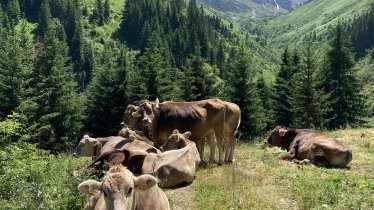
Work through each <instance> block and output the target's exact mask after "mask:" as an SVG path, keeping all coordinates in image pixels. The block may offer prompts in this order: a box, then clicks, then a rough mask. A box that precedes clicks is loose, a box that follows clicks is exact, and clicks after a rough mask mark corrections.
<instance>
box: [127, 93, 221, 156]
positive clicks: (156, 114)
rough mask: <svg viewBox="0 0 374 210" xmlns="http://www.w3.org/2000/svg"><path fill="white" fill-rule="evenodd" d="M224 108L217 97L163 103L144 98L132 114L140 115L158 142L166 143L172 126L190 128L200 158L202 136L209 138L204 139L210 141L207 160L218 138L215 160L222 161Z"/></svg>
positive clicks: (158, 143)
mask: <svg viewBox="0 0 374 210" xmlns="http://www.w3.org/2000/svg"><path fill="white" fill-rule="evenodd" d="M225 109H226V108H225V105H224V104H223V103H222V101H221V100H219V99H208V100H202V101H193V102H172V101H166V102H163V103H159V101H158V100H156V101H155V102H151V101H148V100H144V101H142V102H141V104H140V106H139V107H138V109H137V111H136V112H133V113H132V116H133V117H138V118H140V119H141V122H142V124H143V126H145V127H147V128H148V131H149V136H151V137H152V138H153V140H154V142H155V144H156V145H157V146H161V145H163V144H165V143H166V141H167V138H168V137H169V135H170V131H172V130H173V129H179V130H180V131H181V132H186V131H191V132H192V135H191V136H190V139H191V140H192V141H194V142H195V143H196V144H197V145H198V148H199V153H200V157H201V158H202V157H203V156H202V155H203V154H202V151H201V148H202V147H201V140H202V139H204V138H206V137H207V138H209V139H208V140H207V141H208V143H209V144H210V162H215V143H216V141H217V144H218V152H219V159H218V163H222V162H223V157H222V156H223V150H224V123H225ZM214 137H215V138H216V141H214Z"/></svg>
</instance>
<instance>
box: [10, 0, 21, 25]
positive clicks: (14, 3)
mask: <svg viewBox="0 0 374 210" xmlns="http://www.w3.org/2000/svg"><path fill="white" fill-rule="evenodd" d="M7 13H8V18H9V19H10V21H11V22H12V24H13V25H16V24H17V23H18V21H19V19H20V17H21V12H20V6H19V2H18V0H9V1H8V5H7Z"/></svg>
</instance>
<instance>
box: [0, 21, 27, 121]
mask: <svg viewBox="0 0 374 210" xmlns="http://www.w3.org/2000/svg"><path fill="white" fill-rule="evenodd" d="M0 28H1V27H0ZM0 37H1V39H0V52H2V53H0V101H1V104H0V119H4V118H5V117H6V116H7V115H9V114H11V113H12V111H15V109H16V108H17V107H18V106H19V105H20V104H21V103H22V101H23V100H24V95H25V92H26V91H27V90H26V87H25V85H26V84H27V81H28V75H29V74H30V72H31V68H32V66H33V61H34V60H33V56H30V55H32V53H31V52H32V50H33V36H32V35H31V29H30V26H29V25H28V24H27V22H25V21H22V22H21V23H20V27H17V28H15V29H14V30H12V31H10V32H5V31H1V30H0Z"/></svg>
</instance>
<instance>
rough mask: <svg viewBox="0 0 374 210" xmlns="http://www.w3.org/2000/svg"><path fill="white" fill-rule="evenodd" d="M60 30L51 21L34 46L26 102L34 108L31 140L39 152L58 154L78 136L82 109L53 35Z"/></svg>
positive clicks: (69, 68)
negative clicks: (32, 104) (29, 101)
mask: <svg viewBox="0 0 374 210" xmlns="http://www.w3.org/2000/svg"><path fill="white" fill-rule="evenodd" d="M60 27H63V26H62V24H61V23H60V22H59V21H58V20H57V19H55V20H54V21H53V22H51V23H50V24H48V28H47V29H46V31H45V35H44V36H43V38H42V40H41V43H37V49H36V52H37V54H36V56H37V57H36V65H35V68H34V71H33V72H32V75H31V76H32V81H31V82H30V86H31V87H30V88H31V89H32V92H30V93H29V94H30V95H29V96H28V97H29V98H30V99H29V100H31V101H33V102H34V103H35V104H34V105H36V107H35V113H34V115H33V117H32V118H30V119H29V120H30V127H29V130H30V132H31V136H32V138H31V139H32V140H33V141H34V142H35V143H37V144H38V145H39V147H41V148H45V149H50V150H55V151H58V150H62V149H64V148H65V147H66V146H72V145H74V140H75V139H76V138H77V137H78V136H79V135H81V128H82V126H83V123H82V121H83V111H84V106H83V103H82V99H81V98H80V97H79V95H78V94H77V93H76V88H77V84H76V82H75V80H74V75H73V67H72V66H71V65H70V62H69V57H68V48H67V44H66V42H65V41H64V40H60V39H59V38H58V36H57V34H56V31H61V29H59V28H60Z"/></svg>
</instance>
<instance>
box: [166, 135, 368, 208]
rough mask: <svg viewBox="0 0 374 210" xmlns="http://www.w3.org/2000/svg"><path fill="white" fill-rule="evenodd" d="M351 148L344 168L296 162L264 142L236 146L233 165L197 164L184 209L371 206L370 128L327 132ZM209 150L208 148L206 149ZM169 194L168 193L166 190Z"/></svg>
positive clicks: (171, 195) (170, 194)
mask: <svg viewBox="0 0 374 210" xmlns="http://www.w3.org/2000/svg"><path fill="white" fill-rule="evenodd" d="M328 134H329V135H331V136H333V137H336V138H338V139H339V140H341V141H343V142H344V143H345V144H347V145H349V147H351V149H352V150H353V160H352V162H351V163H350V164H349V167H350V168H349V169H326V168H318V167H314V166H308V165H297V164H294V163H291V162H287V161H283V160H280V159H279V156H280V155H281V154H283V153H285V152H284V151H281V150H279V149H276V148H267V147H265V146H264V144H263V143H251V144H241V145H238V146H237V150H236V153H235V158H236V161H235V162H234V164H232V165H224V166H210V167H208V168H207V169H200V170H199V171H198V172H197V174H196V177H197V178H196V180H195V182H194V183H193V184H192V185H191V187H192V189H193V190H194V191H195V193H193V195H194V196H192V198H190V202H189V203H188V206H187V207H186V208H187V209H339V210H340V209H373V208H374V193H373V192H374V129H357V130H339V131H334V132H330V133H328ZM207 155H208V154H207ZM168 195H169V197H171V200H173V194H172V193H171V192H168Z"/></svg>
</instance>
